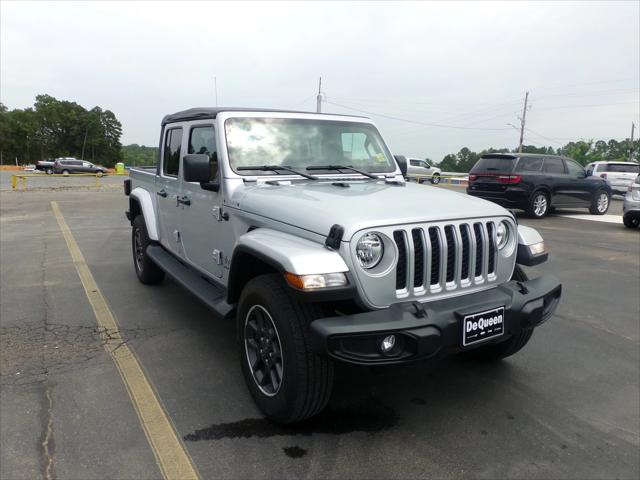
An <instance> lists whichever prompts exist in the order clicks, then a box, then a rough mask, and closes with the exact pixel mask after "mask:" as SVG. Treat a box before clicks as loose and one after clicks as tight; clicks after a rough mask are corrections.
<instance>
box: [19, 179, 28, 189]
mask: <svg viewBox="0 0 640 480" xmlns="http://www.w3.org/2000/svg"><path fill="white" fill-rule="evenodd" d="M20 179H21V180H22V190H26V189H27V177H25V176H22V177H20Z"/></svg>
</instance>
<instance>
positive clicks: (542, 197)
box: [527, 191, 551, 218]
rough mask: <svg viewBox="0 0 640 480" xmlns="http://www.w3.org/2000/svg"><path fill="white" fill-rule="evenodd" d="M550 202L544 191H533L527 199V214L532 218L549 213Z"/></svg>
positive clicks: (541, 216)
mask: <svg viewBox="0 0 640 480" xmlns="http://www.w3.org/2000/svg"><path fill="white" fill-rule="evenodd" d="M550 203H551V202H550V201H549V195H547V194H546V193H545V192H542V191H537V192H534V193H533V195H531V199H530V200H529V206H528V207H527V214H528V215H529V216H531V217H533V218H543V217H544V216H545V215H546V214H547V213H549V207H550V206H551V205H550Z"/></svg>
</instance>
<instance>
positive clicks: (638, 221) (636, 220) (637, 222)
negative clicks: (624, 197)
mask: <svg viewBox="0 0 640 480" xmlns="http://www.w3.org/2000/svg"><path fill="white" fill-rule="evenodd" d="M622 223H624V226H625V227H627V228H638V227H639V226H640V215H638V213H636V214H635V215H631V214H629V213H627V214H626V215H625V216H624V217H622Z"/></svg>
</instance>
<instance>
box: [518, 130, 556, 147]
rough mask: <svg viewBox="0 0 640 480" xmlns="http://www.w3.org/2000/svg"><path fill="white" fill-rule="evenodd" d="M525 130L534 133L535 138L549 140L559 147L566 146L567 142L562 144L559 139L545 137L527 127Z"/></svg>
mask: <svg viewBox="0 0 640 480" xmlns="http://www.w3.org/2000/svg"><path fill="white" fill-rule="evenodd" d="M525 130H526V131H527V132H529V133H533V134H534V135H535V136H537V137H540V138H542V139H544V140H549V141H550V142H553V143H557V144H558V145H562V146H564V145H565V142H562V141H560V140H558V139H557V138H552V137H547V136H545V135H543V134H541V133H538V132H536V131H535V130H531V129H530V128H528V127H525Z"/></svg>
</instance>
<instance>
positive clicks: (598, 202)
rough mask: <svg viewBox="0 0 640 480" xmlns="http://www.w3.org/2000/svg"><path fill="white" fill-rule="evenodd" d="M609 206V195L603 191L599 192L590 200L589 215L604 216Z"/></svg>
mask: <svg viewBox="0 0 640 480" xmlns="http://www.w3.org/2000/svg"><path fill="white" fill-rule="evenodd" d="M610 204H611V195H609V194H608V193H607V192H605V191H603V190H599V191H597V192H596V194H595V195H594V196H593V199H592V200H591V206H590V207H589V213H591V215H604V214H605V213H607V211H609V205H610Z"/></svg>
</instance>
